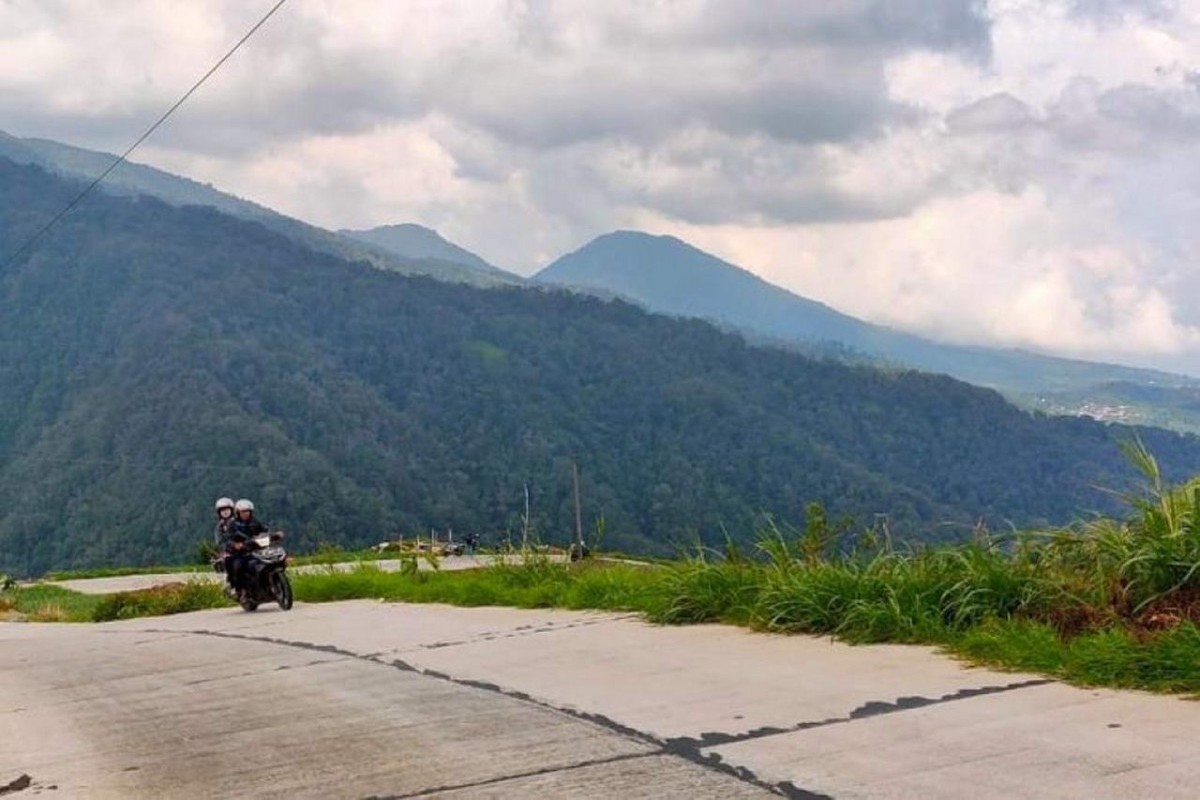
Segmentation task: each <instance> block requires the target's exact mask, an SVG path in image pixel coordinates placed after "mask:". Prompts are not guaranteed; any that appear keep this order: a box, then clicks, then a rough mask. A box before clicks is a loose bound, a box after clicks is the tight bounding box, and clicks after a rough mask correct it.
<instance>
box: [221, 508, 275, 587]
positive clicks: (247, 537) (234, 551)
mask: <svg viewBox="0 0 1200 800" xmlns="http://www.w3.org/2000/svg"><path fill="white" fill-rule="evenodd" d="M233 507H234V512H235V517H234V520H233V524H232V526H231V531H230V535H229V542H230V550H229V560H228V561H227V562H226V565H227V566H226V569H227V570H228V571H229V583H230V585H231V586H233V587H234V588H235V589H236V590H237V591H242V590H243V589H244V588H245V581H246V577H247V573H248V572H249V570H250V553H251V552H252V551H253V550H254V549H255V544H254V538H255V537H256V536H261V535H262V534H264V533H267V526H266V525H263V524H262V523H261V522H259V521H258V520H257V519H255V517H254V503H252V502H250V501H249V500H247V499H246V498H244V497H243V498H242V499H241V500H238V501H237V502H236V503H234V506H233Z"/></svg>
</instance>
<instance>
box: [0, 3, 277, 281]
mask: <svg viewBox="0 0 1200 800" xmlns="http://www.w3.org/2000/svg"><path fill="white" fill-rule="evenodd" d="M286 2H287V0H278V2H276V3H275V5H273V6H271V10H270V11H268V12H267V13H266V14H264V15H263V17H262V19H260V20H259V21H258V22H256V23H254V27H252V28H251V29H250V30H248V31H246V34H245V35H244V36H243V37H242V38H241V39H239V40H238V41H237V44H235V45H234V46H233V47H231V48H229V51H228V52H227V53H225V55H223V56H221V59H220V60H219V61H217V63H215V64H213V65H212V66H211V67H210V68H209V70H208V72H205V73H204V74H203V75H201V76H200V80H198V81H196V82H195V83H194V84H192V88H190V89H188V90H187V91H186V92H184V94H183V96H182V97H180V98H179V99H178V100H176V101H175V104H174V105H172V106H171V107H170V108H168V109H167V110H166V112H164V113H163V115H162V116H161V117H159V118H158V119H157V120H155V122H154V124H153V125H151V126H150V127H149V128H147V129H146V131H145V133H143V134H142V135H141V136H139V137H138V139H137V141H136V142H134V143H133V144H131V145H129V147H128V149H126V150H125V152H124V153H122V154H121V155H119V156H117V158H116V159H115V160H114V161H113V162H112V163H111V164H109V165H108V168H107V169H106V170H104V172H101V173H100V174H99V175H98V176H96V179H95V180H94V181H92V182H91V183H90V184H88V186H87V188H85V189H84V190H83V191H82V192H80V193H79V194H77V195H75V198H74V199H73V200H71V202H69V203H67V204H66V205H65V206H63V208H62V210H60V211H59V212H58V213H57V214H55V215H54V216H53V217H51V218H50V221H49V222H47V223H46V224H45V225H43V226H42V227H41V228H39V229H38V231H37V233H35V234H33V236H30V237H29V239H27V240H26V241H25V243H24V244H23V245H21V246H20V247H19V248H17V250H16V251H15V252H14V253H13V254H12V255H11V256H9V257H8V258H7V259H6V260H5V262H4V266H3V267H0V271H2V270H4V269H7V268H8V267H9V265H10V264H12V263H13V262H14V261H16V260H17V259H18V258H20V257H21V256H22V255H24V254H25V253H26V252H27V251H28V250H29V249H30V248H31V247H33V245H34V244H36V243H37V241H38V240H39V239H41V238H42V237H43V236H44V235H45V234H46V232H47V231H49V230H50V229H51V228H53V227H54V226H55V225H56V224H57V223H58V221H59V220H61V219H62V218H63V217H65V216H66V215H67V214H69V213H70V211H71V209H73V208H75V206H77V205H79V204H80V203H81V202H82V201H83V198H85V197H87V196H88V195H89V194H91V192H92V190H93V189H95V188H96V187H97V186H99V185H100V182H101V181H103V180H104V179H105V178H107V177H108V176H109V174H110V173H111V172H112V171H113V170H114V169H116V168H117V167H119V166H120V165H121V164H122V163H123V162H124V161H125V159H127V158H128V157H129V154H130V153H132V152H133V151H134V150H136V149H137V148H138V146H139V145H141V143H142V142H144V141H146V140H147V139H149V138H150V135H151V134H152V133H154V132H155V131H156V130H158V128H159V126H161V125H162V124H163V123H164V122H166V121H167V119H168V118H169V117H170V116H171V115H172V114H174V113H175V111H176V110H177V109H178V108H179V107H180V106H181V105H183V104H184V103H186V102H187V100H188V98H189V97H191V96H192V95H193V94H195V93H196V90H197V89H199V88H200V87H201V86H203V85H204V82H205V81H207V80H208V79H209V78H211V77H212V76H213V75H214V74H215V73H216V71H217V70H219V69H220V68H221V67H222V66H223V65H224V64H225V62H226V61H228V60H229V59H230V58H231V57H232V56H233V54H234V53H236V52H237V51H238V50H240V49H241V47H242V45H244V44H245V43H246V42H248V41H249V40H250V37H251V36H253V35H254V34H255V33H257V32H258V29H259V28H261V27H262V26H263V25H265V24H266V22H267V20H269V19H270V18H271V17H273V16H274V15H275V12H276V11H278V10H279V9H280V8H282V7H283V4H284V3H286Z"/></svg>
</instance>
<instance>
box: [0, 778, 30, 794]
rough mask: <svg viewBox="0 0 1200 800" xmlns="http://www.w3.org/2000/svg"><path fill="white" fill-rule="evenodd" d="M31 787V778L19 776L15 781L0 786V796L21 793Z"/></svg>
mask: <svg viewBox="0 0 1200 800" xmlns="http://www.w3.org/2000/svg"><path fill="white" fill-rule="evenodd" d="M31 785H33V778H31V777H29V776H28V775H20V776H19V777H17V778H16V779H15V780H13V781H10V782H9V783H6V784H4V785H3V786H0V795H5V794H16V793H17V792H23V791H25V790H26V789H28V788H29V787H30V786H31Z"/></svg>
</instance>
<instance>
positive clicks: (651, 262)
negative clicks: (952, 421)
mask: <svg viewBox="0 0 1200 800" xmlns="http://www.w3.org/2000/svg"><path fill="white" fill-rule="evenodd" d="M535 279H536V280H537V281H539V282H541V283H547V284H555V285H560V286H571V287H576V288H581V289H585V290H593V291H599V292H601V293H602V294H605V295H610V294H612V295H618V296H621V297H627V298H629V299H631V300H634V301H635V302H638V303H640V304H642V305H643V306H645V307H646V308H648V309H650V310H651V311H656V312H660V313H665V314H673V315H677V316H685V317H699V318H702V319H709V320H713V321H716V322H719V323H721V324H723V325H726V326H729V327H732V328H735V329H737V330H742V331H746V332H749V333H752V334H756V335H758V336H761V337H765V338H767V339H770V340H776V341H779V342H792V343H802V344H811V343H813V342H819V341H831V342H837V343H840V344H842V345H845V346H847V347H849V348H851V349H853V350H855V351H858V352H859V353H861V354H863V355H865V356H867V357H869V358H872V359H877V360H880V361H882V362H885V363H890V364H892V365H895V366H901V367H910V368H915V369H921V370H925V371H929V372H938V373H943V374H946V375H951V376H953V377H955V378H958V379H960V380H964V381H967V382H968V383H973V384H976V385H978V386H986V387H991V388H995V389H998V390H1000V391H1002V392H1004V393H1005V394H1006V395H1008V396H1010V397H1014V398H1017V399H1020V400H1024V401H1025V402H1026V403H1028V404H1031V405H1032V404H1034V403H1039V402H1040V403H1041V404H1042V405H1044V406H1045V407H1046V408H1047V409H1049V410H1055V411H1058V412H1060V413H1075V412H1078V411H1080V410H1086V411H1090V413H1092V414H1093V415H1096V416H1103V414H1104V413H1105V410H1106V409H1116V408H1119V407H1130V406H1136V408H1135V409H1134V410H1131V411H1130V416H1129V418H1128V419H1126V420H1125V421H1138V422H1143V423H1145V422H1155V423H1158V424H1177V425H1180V426H1181V427H1183V428H1185V429H1200V414H1196V413H1195V412H1194V411H1189V410H1188V409H1189V408H1190V407H1189V406H1188V402H1189V400H1191V398H1192V397H1193V396H1194V394H1195V390H1196V389H1198V388H1200V379H1195V378H1190V377H1187V376H1182V375H1173V374H1169V373H1164V372H1160V371H1156V370H1148V369H1137V368H1133V367H1123V366H1118V365H1114V364H1099V363H1094V362H1088V361H1078V360H1073V359H1066V358H1055V357H1052V356H1046V355H1040V354H1036V353H1029V352H1025V351H1021V350H1009V349H997V348H987V347H968V346H961V345H952V344H945V343H941V342H935V341H931V340H929V339H924V338H922V337H919V336H914V335H912V334H908V333H904V332H902V331H897V330H893V329H891V328H887V327H884V326H880V325H873V324H870V323H867V322H863V321H862V320H859V319H855V318H853V317H850V316H847V315H846V314H842V313H839V312H838V311H835V310H834V309H832V308H829V307H828V306H826V305H824V304H822V303H818V302H815V301H813V300H809V299H806V298H803V297H799V296H797V295H794V294H792V293H790V292H788V291H786V290H784V289H781V288H780V287H778V286H774V285H772V284H770V283H767V282H766V281H764V280H762V279H761V278H758V277H757V276H755V275H753V274H751V273H750V272H747V271H746V270H743V269H741V268H739V267H737V266H735V265H733V264H730V263H728V262H726V261H722V260H721V259H719V258H717V257H715V256H712V255H710V254H708V253H705V252H703V251H701V250H699V249H697V248H695V247H693V246H691V245H689V244H687V243H686V242H683V241H680V240H679V239H676V238H674V237H672V236H652V235H649V234H646V233H640V232H636V231H619V232H616V233H611V234H607V235H605V236H600V237H599V238H597V239H594V240H593V241H591V242H589V243H588V244H587V245H585V246H584V247H582V248H580V249H579V250H577V251H575V252H573V253H570V254H568V255H565V256H563V257H562V258H560V259H558V260H557V261H555V262H554V263H552V264H550V265H549V266H547V267H546V268H545V269H544V270H542V271H541V272H540V273H538V274H537V276H536V278H535ZM1139 387H1155V388H1156V389H1157V392H1156V394H1154V395H1148V394H1147V393H1145V392H1142V391H1140V390H1139ZM1152 398H1154V399H1152ZM1155 400H1157V401H1158V402H1155ZM1191 402H1192V403H1193V404H1194V400H1191Z"/></svg>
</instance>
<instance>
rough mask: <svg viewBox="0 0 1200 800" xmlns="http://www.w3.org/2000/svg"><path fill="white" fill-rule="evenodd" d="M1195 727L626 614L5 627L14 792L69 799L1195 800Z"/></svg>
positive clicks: (1029, 688) (869, 652) (1065, 693)
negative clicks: (22, 780)
mask: <svg viewBox="0 0 1200 800" xmlns="http://www.w3.org/2000/svg"><path fill="white" fill-rule="evenodd" d="M1197 731H1200V706H1197V705H1196V704H1195V703H1191V702H1188V701H1186V700H1181V699H1177V698H1170V697H1159V696H1153V695H1146V694H1141V693H1135V692H1115V691H1105V690H1084V689H1075V688H1071V687H1067V686H1064V685H1061V684H1057V683H1052V682H1049V681H1045V680H1042V679H1039V678H1037V677H1036V676H1031V675H1020V674H1005V673H997V672H992V671H987V670H977V669H964V668H962V667H961V666H959V665H958V664H956V663H954V662H953V661H950V660H948V659H946V658H944V657H942V656H940V655H938V654H936V653H934V652H932V651H931V650H929V649H927V648H917V647H900V646H870V647H848V646H845V645H840V644H836V643H832V642H830V641H828V640H823V639H814V638H809V637H783V636H768V635H763V634H754V633H750V632H747V631H744V630H740V629H736V628H728V627H722V626H696V627H690V628H657V627H653V626H649V625H646V624H645V623H642V622H640V621H639V620H637V619H634V618H631V617H627V616H621V615H613V614H594V613H575V612H563V611H517V610H510V609H495V608H481V609H452V608H447V607H442V606H406V605H396V604H384V603H376V602H368V601H355V602H349V603H338V604H328V605H317V606H310V605H298V606H297V607H296V608H295V609H294V610H293V611H292V612H290V613H283V612H277V611H276V612H270V611H267V612H259V613H257V614H245V613H243V612H241V611H234V610H221V611H211V612H202V613H198V614H189V615H181V616H178V617H170V618H159V619H149V620H133V621H128V622H121V623H110V624H106V625H95V626H78V627H76V626H65V625H42V626H39V625H28V624H6V625H0V792H2V791H3V787H4V786H5V784H6V782H8V781H11V780H14V779H17V778H19V777H20V776H21V775H28V776H29V778H30V786H29V787H28V788H27V789H24V790H22V791H23V792H34V791H41V792H43V793H47V794H49V790H48V787H49V786H50V785H55V786H57V787H58V789H57V790H56V791H55V792H54V793H53V795H54V796H56V797H72V796H83V797H210V796H211V797H218V796H221V797H223V796H235V795H251V794H253V795H259V796H268V797H270V796H280V797H282V796H288V797H359V798H361V797H371V796H377V797H416V796H421V797H425V796H442V797H481V796H483V797H488V796H495V797H524V796H533V795H536V796H544V797H600V796H605V797H609V798H624V797H743V796H745V797H755V796H769V795H770V794H776V795H784V796H792V797H822V796H825V797H837V798H847V797H849V798H876V797H880V798H962V797H971V798H992V797H995V798H1001V797H1004V798H1008V797H1046V798H1118V797H1120V798H1125V797H1148V798H1150V797H1153V798H1175V797H1178V798H1184V797H1186V798H1192V797H1194V796H1195V795H1196V787H1197V786H1200V737H1197V735H1196V733H1197ZM14 796H16V797H21V796H23V795H21V794H14ZM5 800H8V798H7V797H6V798H5Z"/></svg>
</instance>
